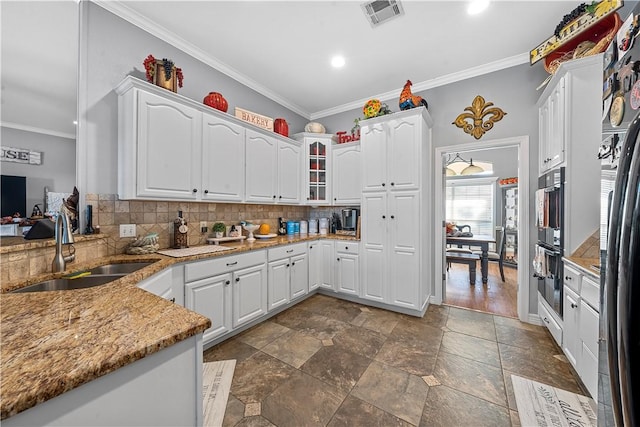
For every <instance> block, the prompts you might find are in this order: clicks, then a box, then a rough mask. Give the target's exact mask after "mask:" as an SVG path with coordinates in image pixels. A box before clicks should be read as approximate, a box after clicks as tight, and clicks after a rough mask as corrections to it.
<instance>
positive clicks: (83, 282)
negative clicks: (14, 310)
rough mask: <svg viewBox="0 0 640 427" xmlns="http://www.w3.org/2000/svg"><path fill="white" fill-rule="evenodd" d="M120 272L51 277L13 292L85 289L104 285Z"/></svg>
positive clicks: (115, 278) (119, 275)
mask: <svg viewBox="0 0 640 427" xmlns="http://www.w3.org/2000/svg"><path fill="white" fill-rule="evenodd" d="M122 276H123V275H122V274H117V275H113V274H112V275H106V274H103V275H96V276H84V277H79V278H77V279H51V280H46V281H44V282H40V283H36V284H34V285H29V286H25V287H24V288H20V289H17V290H15V291H13V292H41V291H64V290H69V289H85V288H91V287H93V286H99V285H104V284H105V283H109V282H113V281H114V280H118V279H119V278H121V277H122Z"/></svg>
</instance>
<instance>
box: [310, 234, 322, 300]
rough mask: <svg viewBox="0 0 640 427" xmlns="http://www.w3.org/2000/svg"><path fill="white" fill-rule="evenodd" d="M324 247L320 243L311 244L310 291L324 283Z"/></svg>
mask: <svg viewBox="0 0 640 427" xmlns="http://www.w3.org/2000/svg"><path fill="white" fill-rule="evenodd" d="M321 272H322V247H321V246H320V242H309V291H312V290H314V289H316V288H317V287H319V286H320V283H321V282H322V273H321Z"/></svg>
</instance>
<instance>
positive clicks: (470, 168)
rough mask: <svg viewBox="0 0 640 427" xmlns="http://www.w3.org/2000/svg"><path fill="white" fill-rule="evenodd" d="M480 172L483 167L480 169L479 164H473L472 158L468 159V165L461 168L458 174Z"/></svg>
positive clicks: (482, 170)
mask: <svg viewBox="0 0 640 427" xmlns="http://www.w3.org/2000/svg"><path fill="white" fill-rule="evenodd" d="M481 172H484V169H482V168H481V167H480V166H476V165H474V164H473V159H470V162H469V166H467V167H466V168H464V169H462V172H460V175H475V174H477V173H481Z"/></svg>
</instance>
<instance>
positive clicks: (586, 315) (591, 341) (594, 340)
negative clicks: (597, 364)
mask: <svg viewBox="0 0 640 427" xmlns="http://www.w3.org/2000/svg"><path fill="white" fill-rule="evenodd" d="M599 319H600V316H599V315H598V313H597V312H596V311H595V310H594V309H592V308H591V307H589V306H588V305H587V304H586V303H585V302H584V300H583V301H582V302H581V303H580V327H579V333H580V339H581V340H582V343H583V344H584V345H585V346H587V348H588V349H589V350H590V351H591V353H593V354H598V330H599V329H598V328H599V323H598V321H599Z"/></svg>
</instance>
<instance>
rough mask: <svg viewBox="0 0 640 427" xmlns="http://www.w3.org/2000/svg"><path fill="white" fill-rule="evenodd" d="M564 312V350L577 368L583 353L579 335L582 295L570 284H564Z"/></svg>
mask: <svg viewBox="0 0 640 427" xmlns="http://www.w3.org/2000/svg"><path fill="white" fill-rule="evenodd" d="M563 307H564V314H563V319H562V320H563V323H564V325H563V326H564V328H563V334H562V335H563V339H562V351H564V354H565V355H566V356H567V359H569V362H571V364H572V365H573V367H574V368H577V366H578V362H579V360H580V354H581V353H582V342H581V341H580V336H579V335H578V327H579V326H580V296H579V295H578V294H576V293H575V292H573V291H572V290H571V289H570V288H569V287H568V286H566V285H565V286H564V303H563Z"/></svg>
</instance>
